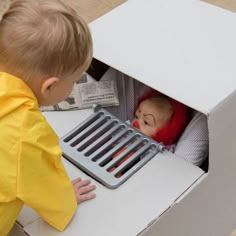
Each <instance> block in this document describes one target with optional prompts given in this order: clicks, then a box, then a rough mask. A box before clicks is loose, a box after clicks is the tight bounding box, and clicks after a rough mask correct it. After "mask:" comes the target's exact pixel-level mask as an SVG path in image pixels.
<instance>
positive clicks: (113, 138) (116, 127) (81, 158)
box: [60, 108, 164, 189]
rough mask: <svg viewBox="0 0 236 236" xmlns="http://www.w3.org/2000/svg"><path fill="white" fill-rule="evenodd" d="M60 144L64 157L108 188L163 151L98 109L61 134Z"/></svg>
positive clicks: (103, 110)
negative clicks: (63, 134) (62, 135)
mask: <svg viewBox="0 0 236 236" xmlns="http://www.w3.org/2000/svg"><path fill="white" fill-rule="evenodd" d="M60 145H61V147H62V150H63V156H64V157H66V158H67V159H68V160H70V161H71V162H73V163H74V164H75V165H76V166H77V167H79V168H80V169H81V170H83V171H85V172H86V173H88V174H89V175H90V176H92V177H93V178H95V179H96V180H98V181H99V182H101V183H102V184H104V185H105V186H107V187H108V188H112V189H114V188H117V187H118V186H119V185H121V184H122V183H123V182H125V181H126V180H127V179H128V178H129V177H130V176H132V175H133V174H134V173H135V172H136V171H137V170H139V169H140V168H141V167H142V166H143V165H145V163H147V162H148V161H149V160H150V159H151V158H153V157H154V156H155V155H156V154H157V153H158V152H160V151H163V150H164V146H163V144H162V143H157V142H155V141H154V140H152V139H150V138H148V137H147V136H145V135H143V134H142V133H140V132H139V131H137V130H136V129H135V128H133V127H131V126H130V125H129V124H126V123H124V122H122V121H120V120H119V119H117V118H116V117H115V116H113V115H112V114H110V113H109V112H107V111H106V110H105V109H101V108H99V109H97V110H96V111H95V113H94V114H92V115H91V116H90V117H88V118H87V119H86V120H85V121H84V122H82V123H81V124H80V125H78V126H77V127H76V128H74V129H73V130H72V131H70V132H69V133H68V134H67V135H65V136H64V137H62V138H61V139H60Z"/></svg>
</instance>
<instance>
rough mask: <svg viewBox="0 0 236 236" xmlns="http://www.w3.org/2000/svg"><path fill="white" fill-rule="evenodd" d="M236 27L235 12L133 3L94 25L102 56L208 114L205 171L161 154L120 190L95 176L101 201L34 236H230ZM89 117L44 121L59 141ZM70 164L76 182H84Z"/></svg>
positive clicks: (170, 1)
mask: <svg viewBox="0 0 236 236" xmlns="http://www.w3.org/2000/svg"><path fill="white" fill-rule="evenodd" d="M235 25H236V14H235V13H233V12H230V11H227V10H224V9H220V8H218V7H215V6H212V5H209V4H206V3H204V2H201V1H193V0H192V1H191V0H179V1H174V0H158V1H157V0H135V1H134V0H130V1H128V2H127V3H125V4H123V5H121V6H120V7H118V8H116V9H115V10H113V11H111V12H109V13H108V14H106V15H105V16H103V17H101V18H99V19H98V20H96V21H95V22H93V23H92V24H91V29H92V33H93V38H94V57H95V58H96V59H98V60H100V61H102V62H104V63H106V64H108V65H109V66H111V67H113V68H115V69H116V70H118V71H120V72H122V73H124V74H125V75H127V76H130V77H132V78H135V79H136V80H138V81H140V82H143V83H145V84H146V85H148V86H150V87H152V88H154V89H157V90H158V91H160V92H163V93H164V94H166V95H168V96H170V97H172V98H175V99H176V100H178V101H180V102H182V103H184V104H186V105H188V106H190V107H192V108H193V109H195V110H197V111H200V112H202V113H204V114H205V115H206V116H207V117H208V128H209V149H210V150H209V162H210V166H209V171H208V173H204V172H203V171H202V170H201V169H200V168H198V167H196V166H193V165H191V164H189V163H187V162H185V161H183V160H181V159H178V158H175V155H174V154H171V153H168V152H165V153H163V154H157V155H156V156H155V157H154V158H153V159H152V160H151V161H149V162H148V163H147V164H146V165H145V166H144V167H143V168H142V169H140V170H139V171H138V172H137V173H136V174H135V175H133V176H132V177H131V178H130V179H129V180H128V181H127V182H125V183H124V184H123V185H122V186H120V187H119V188H117V189H115V190H111V189H108V188H106V187H104V186H103V185H101V184H99V183H97V182H96V181H95V180H94V182H95V183H96V185H97V191H96V193H97V198H96V199H95V200H93V201H91V202H86V203H83V204H81V206H79V208H78V211H77V212H76V214H75V216H74V218H73V219H72V221H71V223H70V225H69V226H68V228H67V229H66V230H65V231H64V232H62V233H59V232H57V231H56V230H54V229H53V228H51V227H50V226H48V225H47V224H46V223H45V222H44V221H43V220H42V219H40V218H39V217H38V216H36V215H35V218H34V220H33V222H29V221H28V222H26V223H25V224H23V226H24V230H25V231H26V232H27V233H28V234H29V235H30V236H44V235H47V236H54V235H55V236H56V235H65V236H77V235H81V236H91V235H96V236H108V235H113V236H118V235H119V236H120V235H122V236H137V235H142V236H154V235H161V236H173V235H175V236H189V235H191V236H199V235H201V236H211V235H212V236H223V235H229V234H230V232H232V230H233V228H235V211H236V204H235V195H236V190H235V188H234V181H235V177H236V172H235V167H236V158H235V154H236V151H235V150H234V143H235V134H236V123H235V120H236V109H235V104H236V91H235V88H236V79H235V78H236V70H235V68H236V66H235V64H236V44H235V42H236V31H235ZM91 112H92V111H91V110H85V111H76V112H62V113H60V114H58V113H56V114H55V113H47V114H46V117H47V119H48V120H49V122H50V123H51V124H52V126H53V127H54V129H55V130H56V131H57V133H58V134H59V135H60V136H63V135H64V134H66V133H67V132H68V131H70V130H71V129H72V128H73V127H75V126H76V125H77V124H78V123H79V122H81V121H82V120H83V119H85V118H86V117H88V115H89V114H90V113H91ZM66 120H68V121H69V122H68V123H67V122H66ZM64 162H65V165H66V168H67V170H68V172H69V175H70V176H71V178H74V177H76V176H82V177H87V176H86V175H85V174H84V173H83V172H81V171H80V170H78V169H77V168H76V167H74V166H73V165H72V164H70V163H69V162H68V161H66V160H64ZM25 217H26V215H21V216H20V218H19V221H21V222H22V221H23V220H24V219H25Z"/></svg>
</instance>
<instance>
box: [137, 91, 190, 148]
mask: <svg viewBox="0 0 236 236" xmlns="http://www.w3.org/2000/svg"><path fill="white" fill-rule="evenodd" d="M157 95H161V93H160V92H158V91H155V90H153V89H152V90H150V91H149V92H148V93H147V94H145V95H144V96H142V97H141V98H140V99H139V101H138V106H139V104H140V103H141V102H142V101H144V100H146V99H148V98H151V97H155V96H157ZM169 99H170V102H171V104H172V106H173V110H174V112H173V115H172V117H171V119H170V120H169V121H168V123H167V124H166V125H165V126H164V127H163V128H162V129H160V130H159V131H158V132H157V133H156V134H155V135H154V136H153V137H151V138H153V139H154V140H156V141H157V142H162V143H164V144H165V145H171V144H173V143H174V142H175V141H177V139H178V138H179V136H180V135H181V133H182V131H183V130H184V128H185V127H186V125H187V123H188V121H189V108H188V107H187V106H185V105H184V104H182V103H180V102H178V101H176V100H174V99H173V98H169ZM138 106H137V107H138Z"/></svg>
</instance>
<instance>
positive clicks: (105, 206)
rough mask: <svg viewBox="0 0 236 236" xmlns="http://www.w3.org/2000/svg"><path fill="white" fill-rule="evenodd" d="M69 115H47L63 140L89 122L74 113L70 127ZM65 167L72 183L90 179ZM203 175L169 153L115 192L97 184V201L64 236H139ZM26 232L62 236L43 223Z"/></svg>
mask: <svg viewBox="0 0 236 236" xmlns="http://www.w3.org/2000/svg"><path fill="white" fill-rule="evenodd" d="M66 113H67V112H60V113H59V114H58V113H57V114H55V113H53V112H52V113H45V116H46V117H47V119H48V120H49V121H50V120H51V121H52V125H53V127H54V129H55V130H56V131H57V130H58V133H60V136H62V135H64V134H65V133H64V132H68V129H69V130H70V129H72V128H73V124H75V122H76V121H78V122H81V120H82V119H85V118H86V117H85V116H86V114H85V113H84V112H83V111H74V115H73V116H70V122H69V123H68V124H66V123H65V122H64V123H63V122H61V121H62V120H63V119H65V118H66V116H67V114H66ZM60 115H61V117H60ZM87 115H88V114H87ZM62 124H63V126H64V128H62ZM62 129H63V130H62ZM64 163H65V167H66V169H67V171H68V173H69V175H70V177H71V178H72V179H73V178H75V177H78V176H81V177H84V178H87V177H88V176H87V175H86V174H84V173H83V172H82V171H80V170H79V169H77V168H76V167H75V166H73V165H72V164H71V163H69V162H68V161H66V160H64ZM203 174H204V173H203V171H202V170H201V169H199V168H198V167H195V166H193V165H191V164H189V163H187V162H185V161H183V160H180V159H178V158H173V155H172V154H171V153H168V152H165V153H164V154H157V155H156V156H155V157H154V158H153V159H152V160H151V161H149V162H148V163H147V164H146V165H145V166H144V167H142V169H140V170H139V171H138V172H137V173H135V175H133V176H132V177H131V178H130V179H129V180H127V182H125V183H124V184H123V185H121V186H120V187H119V188H117V189H115V190H111V189H108V188H106V187H104V186H103V185H101V184H100V183H97V182H96V181H95V180H93V182H95V184H96V185H97V190H96V194H97V198H96V199H94V200H93V201H90V202H86V203H83V204H81V205H80V206H79V209H78V211H77V212H76V214H75V216H74V217H73V219H72V221H71V223H70V225H69V226H68V227H67V229H66V230H65V231H64V232H62V233H60V235H70V236H77V235H78V234H79V235H82V236H91V235H94V232H96V236H104V235H111V234H112V235H113V236H118V235H119V236H120V235H123V236H136V235H138V234H139V233H140V232H141V231H142V230H143V229H144V228H146V227H147V226H148V225H149V223H150V222H152V221H153V220H154V219H157V218H158V217H159V216H160V215H161V214H162V213H163V212H164V211H165V210H166V209H168V208H169V207H171V206H172V205H173V204H174V203H175V201H176V199H177V198H178V197H179V196H181V194H182V193H183V192H185V191H186V189H188V188H189V187H190V186H191V185H192V184H193V183H195V181H196V180H197V179H198V178H200V177H201V176H202V175H203ZM24 229H25V231H26V232H27V233H29V235H37V236H42V235H47V236H52V235H58V231H56V230H54V229H53V228H51V227H49V226H48V225H47V224H46V223H45V222H44V221H43V220H42V219H38V220H36V221H35V222H34V223H32V224H30V225H27V226H26V227H25V228H24ZM39 229H40V230H39Z"/></svg>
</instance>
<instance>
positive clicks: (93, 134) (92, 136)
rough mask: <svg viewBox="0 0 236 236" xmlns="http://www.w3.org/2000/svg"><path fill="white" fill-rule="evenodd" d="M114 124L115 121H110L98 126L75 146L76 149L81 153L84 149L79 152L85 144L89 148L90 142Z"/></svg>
mask: <svg viewBox="0 0 236 236" xmlns="http://www.w3.org/2000/svg"><path fill="white" fill-rule="evenodd" d="M114 122H115V121H113V120H111V119H110V120H108V121H107V122H105V123H104V124H103V125H102V126H100V127H99V128H98V129H97V130H95V131H94V132H91V133H89V134H88V136H87V137H85V138H84V139H83V140H82V141H81V142H80V143H79V144H77V145H76V149H77V150H79V151H81V152H82V151H83V150H84V149H85V148H86V147H85V148H83V150H80V149H81V148H82V147H83V146H84V145H86V144H87V146H89V145H90V143H91V141H93V140H96V139H97V136H98V135H101V133H102V132H104V131H106V128H108V127H109V126H110V125H111V124H112V123H114Z"/></svg>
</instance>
